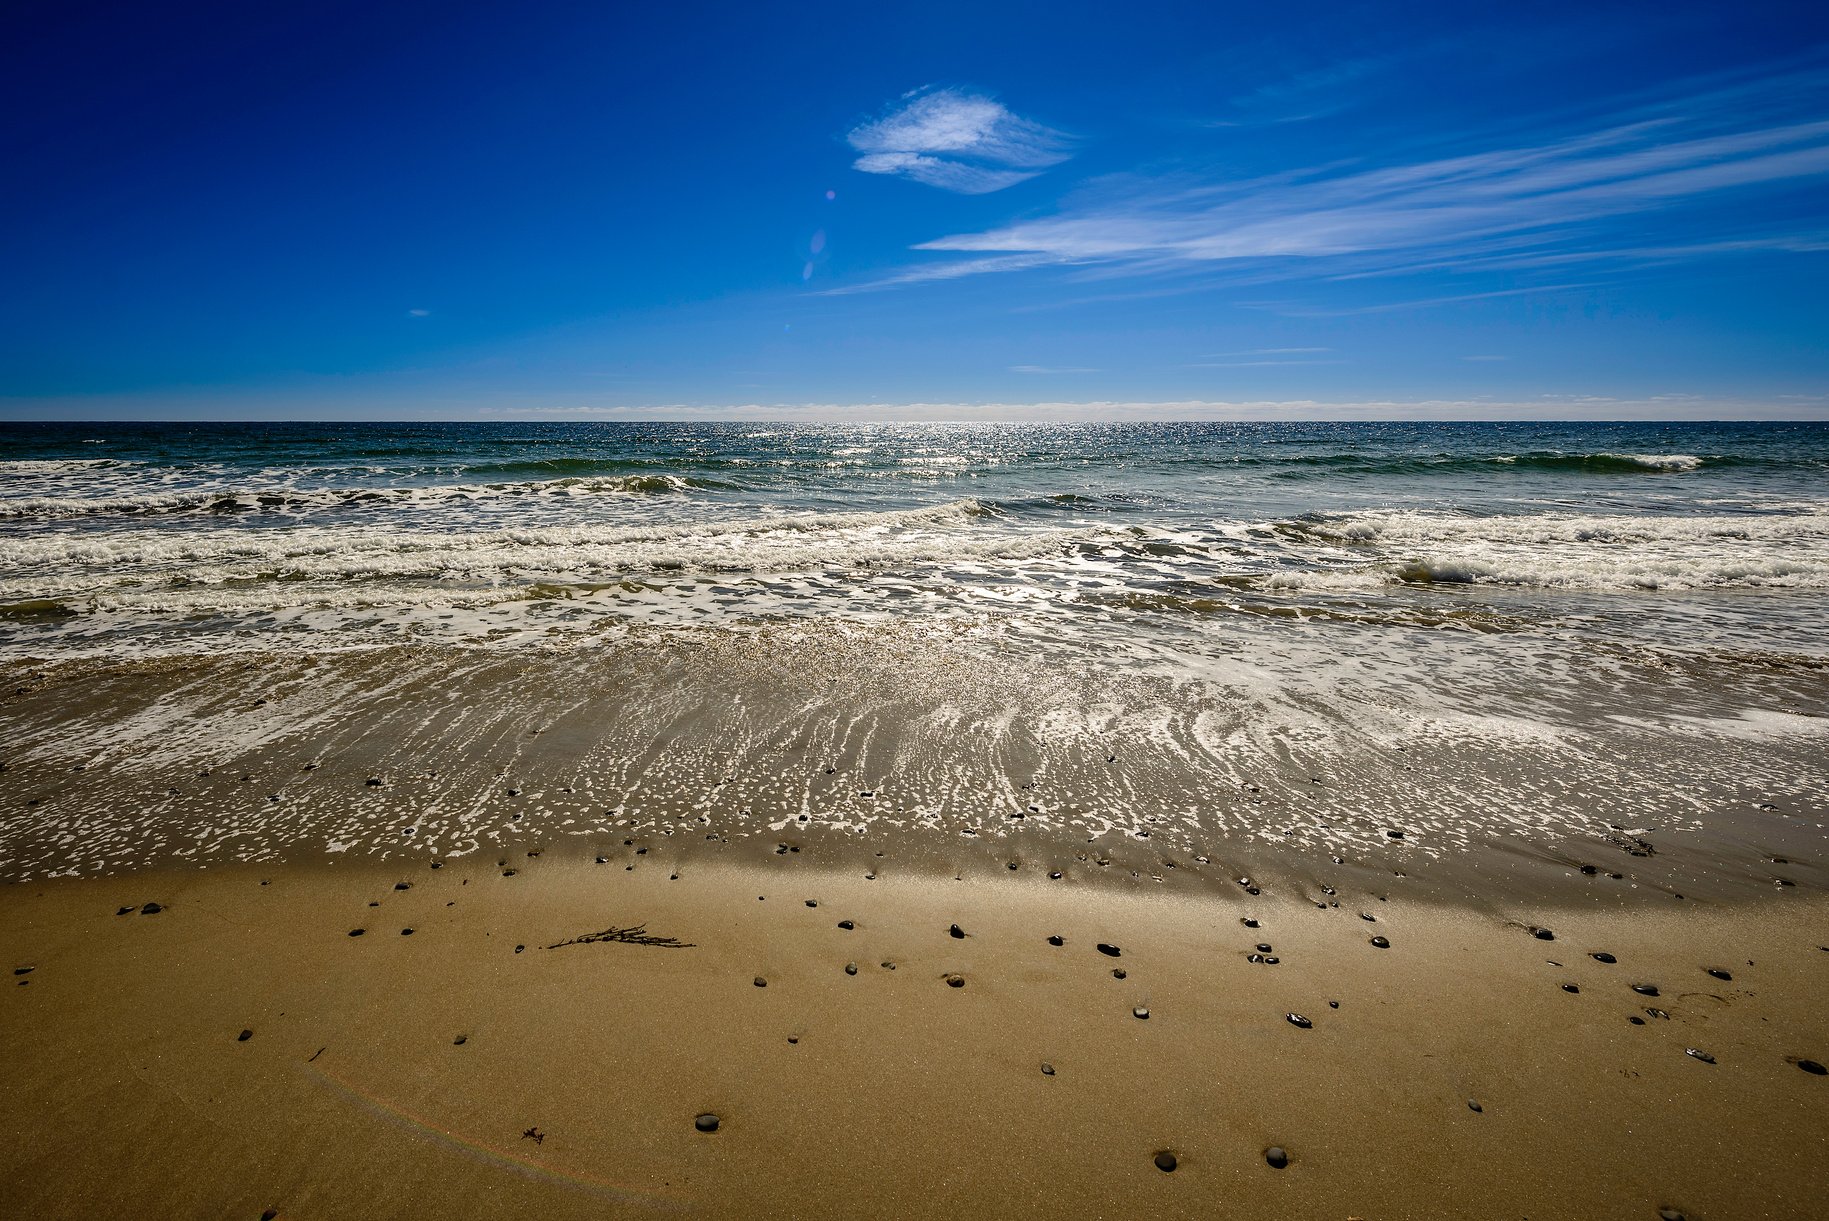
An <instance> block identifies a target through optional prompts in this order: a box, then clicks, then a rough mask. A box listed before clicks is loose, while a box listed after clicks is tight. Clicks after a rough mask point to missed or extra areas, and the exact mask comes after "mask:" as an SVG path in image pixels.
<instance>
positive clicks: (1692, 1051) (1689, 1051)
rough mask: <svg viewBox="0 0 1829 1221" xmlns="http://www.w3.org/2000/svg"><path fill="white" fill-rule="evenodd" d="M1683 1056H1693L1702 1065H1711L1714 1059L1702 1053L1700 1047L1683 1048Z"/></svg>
mask: <svg viewBox="0 0 1829 1221" xmlns="http://www.w3.org/2000/svg"><path fill="white" fill-rule="evenodd" d="M1683 1054H1684V1055H1686V1056H1693V1057H1694V1058H1695V1059H1697V1060H1700V1061H1702V1063H1704V1064H1713V1063H1714V1062H1715V1058H1714V1057H1713V1056H1711V1055H1709V1054H1708V1053H1707V1052H1705V1051H1703V1050H1702V1049H1701V1048H1700V1047H1685V1048H1684V1049H1683Z"/></svg>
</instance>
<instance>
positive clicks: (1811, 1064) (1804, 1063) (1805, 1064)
mask: <svg viewBox="0 0 1829 1221" xmlns="http://www.w3.org/2000/svg"><path fill="white" fill-rule="evenodd" d="M1797 1067H1799V1068H1801V1069H1803V1070H1804V1071H1805V1072H1806V1073H1809V1074H1810V1075H1812V1076H1815V1077H1820V1076H1822V1075H1823V1074H1824V1073H1829V1069H1825V1068H1824V1067H1823V1066H1822V1065H1820V1064H1818V1063H1817V1062H1816V1061H1815V1060H1799V1061H1798V1062H1797Z"/></svg>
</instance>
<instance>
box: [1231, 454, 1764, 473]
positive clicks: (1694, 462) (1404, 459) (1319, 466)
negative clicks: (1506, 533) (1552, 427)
mask: <svg viewBox="0 0 1829 1221" xmlns="http://www.w3.org/2000/svg"><path fill="white" fill-rule="evenodd" d="M1756 464H1757V463H1756V462H1755V460H1753V459H1749V458H1743V457H1739V456H1735V455H1697V454H1621V453H1611V452H1601V453H1564V452H1561V451H1558V450H1532V451H1529V452H1525V453H1515V454H1514V453H1494V454H1446V453H1443V454H1388V455H1377V454H1355V453H1337V454H1302V455H1289V456H1275V457H1248V458H1243V459H1240V460H1238V461H1237V462H1234V463H1225V462H1219V463H1216V465H1219V466H1221V467H1224V466H1228V465H1234V466H1268V467H1270V468H1271V469H1272V471H1273V473H1274V474H1276V475H1277V476H1278V477H1280V478H1285V479H1307V478H1316V477H1320V476H1322V475H1327V476H1335V475H1342V474H1351V475H1439V474H1468V473H1479V472H1482V471H1493V470H1494V469H1495V468H1498V469H1501V470H1505V471H1532V470H1536V471H1562V472H1575V473H1582V474H1592V475H1632V474H1638V475H1644V474H1664V475H1670V474H1682V473H1685V472H1688V471H1696V470H1701V469H1702V468H1703V467H1705V466H1706V467H1711V468H1716V467H1737V466H1750V465H1756Z"/></svg>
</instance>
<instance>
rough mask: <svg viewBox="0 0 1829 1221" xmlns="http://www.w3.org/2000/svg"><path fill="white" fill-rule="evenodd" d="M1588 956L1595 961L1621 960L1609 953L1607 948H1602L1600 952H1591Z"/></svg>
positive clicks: (1612, 961) (1609, 961)
mask: <svg viewBox="0 0 1829 1221" xmlns="http://www.w3.org/2000/svg"><path fill="white" fill-rule="evenodd" d="M1588 957H1589V958H1592V959H1593V960H1594V961H1595V962H1605V963H1615V962H1618V961H1619V959H1617V958H1615V957H1613V955H1611V954H1609V953H1607V952H1606V951H1605V950H1602V951H1601V952H1600V953H1598V954H1589V955H1588Z"/></svg>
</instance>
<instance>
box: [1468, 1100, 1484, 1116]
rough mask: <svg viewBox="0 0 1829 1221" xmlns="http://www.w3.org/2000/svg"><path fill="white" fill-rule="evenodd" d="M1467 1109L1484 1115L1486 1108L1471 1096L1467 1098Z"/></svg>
mask: <svg viewBox="0 0 1829 1221" xmlns="http://www.w3.org/2000/svg"><path fill="white" fill-rule="evenodd" d="M1467 1109H1468V1110H1469V1111H1472V1112H1473V1113H1474V1114H1475V1115H1484V1114H1485V1113H1486V1108H1485V1107H1483V1106H1481V1105H1480V1104H1479V1103H1477V1102H1475V1101H1474V1100H1473V1099H1471V1098H1469V1099H1468V1100H1467Z"/></svg>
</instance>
